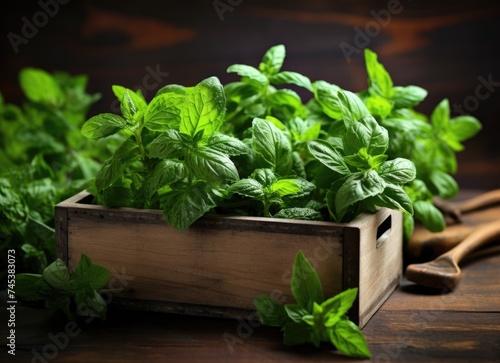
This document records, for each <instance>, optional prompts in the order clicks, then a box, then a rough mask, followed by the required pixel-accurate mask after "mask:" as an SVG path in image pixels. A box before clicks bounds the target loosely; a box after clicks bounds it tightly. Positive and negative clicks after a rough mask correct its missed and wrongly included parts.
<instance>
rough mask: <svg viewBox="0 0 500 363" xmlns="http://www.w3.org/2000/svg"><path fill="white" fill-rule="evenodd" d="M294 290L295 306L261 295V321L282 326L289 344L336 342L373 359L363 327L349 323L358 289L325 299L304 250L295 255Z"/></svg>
mask: <svg viewBox="0 0 500 363" xmlns="http://www.w3.org/2000/svg"><path fill="white" fill-rule="evenodd" d="M290 289H291V292H292V295H293V297H294V298H295V300H296V303H295V304H286V305H280V304H279V303H278V302H276V301H275V300H274V299H273V298H271V297H270V296H265V295H261V296H257V297H256V298H255V299H254V305H255V308H256V309H257V315H258V316H259V319H260V322H261V323H262V324H264V325H269V326H275V327H280V328H281V330H282V331H283V343H284V344H285V345H299V344H304V343H312V344H314V345H315V346H316V347H319V346H320V343H322V342H327V343H332V344H333V345H334V346H335V348H336V349H337V350H339V351H340V352H342V353H343V354H345V355H347V356H351V357H358V358H370V350H369V348H368V344H367V343H366V340H365V337H364V336H363V333H362V332H361V330H360V329H359V327H358V326H357V325H356V324H354V323H353V322H352V321H350V320H349V318H348V316H347V312H348V310H349V309H350V308H351V306H352V304H353V302H354V300H355V299H356V296H357V293H358V289H357V288H354V289H348V290H345V291H343V292H341V293H339V294H338V295H335V296H333V297H331V298H329V299H326V300H325V296H324V294H323V288H322V286H321V282H320V280H319V277H318V274H317V272H316V271H315V270H314V269H313V268H312V266H311V264H310V263H309V261H308V260H307V259H306V258H305V256H304V254H303V253H302V251H299V252H298V253H297V255H296V256H295V261H294V264H293V270H292V279H291V281H290Z"/></svg>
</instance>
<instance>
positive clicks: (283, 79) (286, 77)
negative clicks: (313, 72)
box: [271, 71, 313, 92]
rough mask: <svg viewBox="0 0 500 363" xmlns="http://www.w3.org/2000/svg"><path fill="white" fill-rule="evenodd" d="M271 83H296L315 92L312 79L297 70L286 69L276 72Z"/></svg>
mask: <svg viewBox="0 0 500 363" xmlns="http://www.w3.org/2000/svg"><path fill="white" fill-rule="evenodd" d="M271 83H272V84H275V85H282V84H294V85H296V86H299V87H304V88H305V89H307V90H309V91H311V92H313V87H312V84H311V80H310V79H309V78H307V77H306V76H303V75H302V74H300V73H297V72H289V71H284V72H280V73H277V74H274V75H273V76H272V77H271Z"/></svg>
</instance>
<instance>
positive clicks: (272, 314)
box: [253, 295, 289, 327]
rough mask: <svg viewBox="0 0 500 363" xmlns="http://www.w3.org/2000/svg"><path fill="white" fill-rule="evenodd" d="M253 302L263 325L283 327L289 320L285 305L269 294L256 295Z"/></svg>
mask: <svg viewBox="0 0 500 363" xmlns="http://www.w3.org/2000/svg"><path fill="white" fill-rule="evenodd" d="M253 304H254V306H255V309H256V310H257V316H258V317H259V320H260V322H261V323H262V324H263V325H268V326H277V327H283V326H285V324H286V323H287V322H288V321H289V319H288V316H287V314H286V311H285V307H284V306H283V305H280V304H278V303H277V302H276V301H275V300H274V299H272V298H271V297H269V296H263V295H260V296H256V297H255V298H254V300H253Z"/></svg>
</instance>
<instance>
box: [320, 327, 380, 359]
mask: <svg viewBox="0 0 500 363" xmlns="http://www.w3.org/2000/svg"><path fill="white" fill-rule="evenodd" d="M328 333H329V337H330V341H331V342H332V344H333V345H335V347H336V348H337V349H338V350H339V351H340V352H342V353H344V354H345V355H347V356H349V357H357V358H370V357H371V353H370V349H369V347H368V344H367V343H366V340H365V337H364V336H363V333H362V332H361V330H360V329H359V327H358V326H357V325H356V324H354V323H353V322H352V321H350V320H341V321H339V322H338V323H337V324H336V325H335V326H334V327H333V328H331V329H329V330H328Z"/></svg>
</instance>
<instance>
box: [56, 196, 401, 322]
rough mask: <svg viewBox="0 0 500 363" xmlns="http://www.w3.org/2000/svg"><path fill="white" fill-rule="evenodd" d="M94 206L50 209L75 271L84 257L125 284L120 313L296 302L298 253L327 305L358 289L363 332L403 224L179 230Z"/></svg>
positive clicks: (380, 299) (226, 312)
mask: <svg viewBox="0 0 500 363" xmlns="http://www.w3.org/2000/svg"><path fill="white" fill-rule="evenodd" d="M91 202H92V196H91V195H89V194H88V193H87V192H81V193H79V194H77V195H75V196H73V197H72V198H69V199H68V200H66V201H64V202H61V203H60V204H58V205H57V206H56V236H57V250H58V257H59V258H61V259H62V260H63V261H65V262H67V264H68V266H69V267H70V268H74V267H75V265H76V264H77V263H78V261H79V258H80V254H82V253H85V254H86V255H88V256H89V257H90V258H91V259H92V261H93V262H94V263H99V264H102V265H104V266H106V267H107V268H109V269H110V270H112V271H118V272H120V273H126V275H127V276H131V277H132V278H133V279H131V278H129V280H128V281H127V286H126V289H123V291H122V292H121V293H119V294H118V295H117V296H116V297H115V298H113V303H117V304H119V305H121V306H126V307H127V306H128V307H132V308H140V309H145V310H157V311H165V312H174V313H185V314H198V315H211V316H221V317H244V318H246V317H248V316H249V313H250V312H251V311H253V310H254V307H253V299H254V297H255V296H257V295H261V294H266V295H271V296H273V297H274V298H275V299H276V300H278V301H279V302H292V301H293V297H292V296H291V293H290V278H291V272H292V265H293V260H294V257H295V255H296V253H297V251H298V250H302V251H303V252H304V254H305V256H306V257H307V258H308V259H309V261H310V262H311V264H312V265H313V267H314V268H316V270H317V272H318V274H319V277H320V280H321V282H322V284H323V288H324V292H325V296H326V297H330V296H333V295H334V294H336V293H338V292H340V291H342V290H344V289H347V288H350V287H358V288H359V295H358V299H357V301H356V302H355V303H354V306H353V307H352V308H351V310H350V318H351V319H352V320H353V321H355V322H356V323H358V324H359V325H360V326H361V327H363V326H364V325H365V324H366V323H367V322H368V320H369V319H370V317H371V316H372V315H373V314H374V313H375V312H376V311H377V309H378V308H379V307H380V306H381V305H382V304H383V303H384V301H385V300H386V299H387V298H388V297H389V295H390V294H391V292H392V291H393V290H394V289H395V288H396V286H397V285H398V283H399V280H400V276H401V274H402V231H401V229H402V222H401V220H402V216H401V213H400V212H396V211H392V210H389V209H382V210H380V211H379V212H377V213H376V214H373V215H368V214H365V215H362V216H360V217H358V218H357V219H356V220H355V221H353V222H351V223H347V224H336V223H330V222H315V221H297V220H285V219H271V218H260V217H227V216H205V217H203V218H201V219H200V220H198V221H197V222H196V223H195V224H194V225H192V226H191V227H190V228H188V230H186V231H185V232H179V231H177V230H176V229H175V228H173V227H171V226H168V225H167V224H166V223H165V221H164V220H163V215H162V213H161V211H157V210H138V209H130V208H119V209H111V208H105V207H102V206H97V205H93V204H91Z"/></svg>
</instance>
